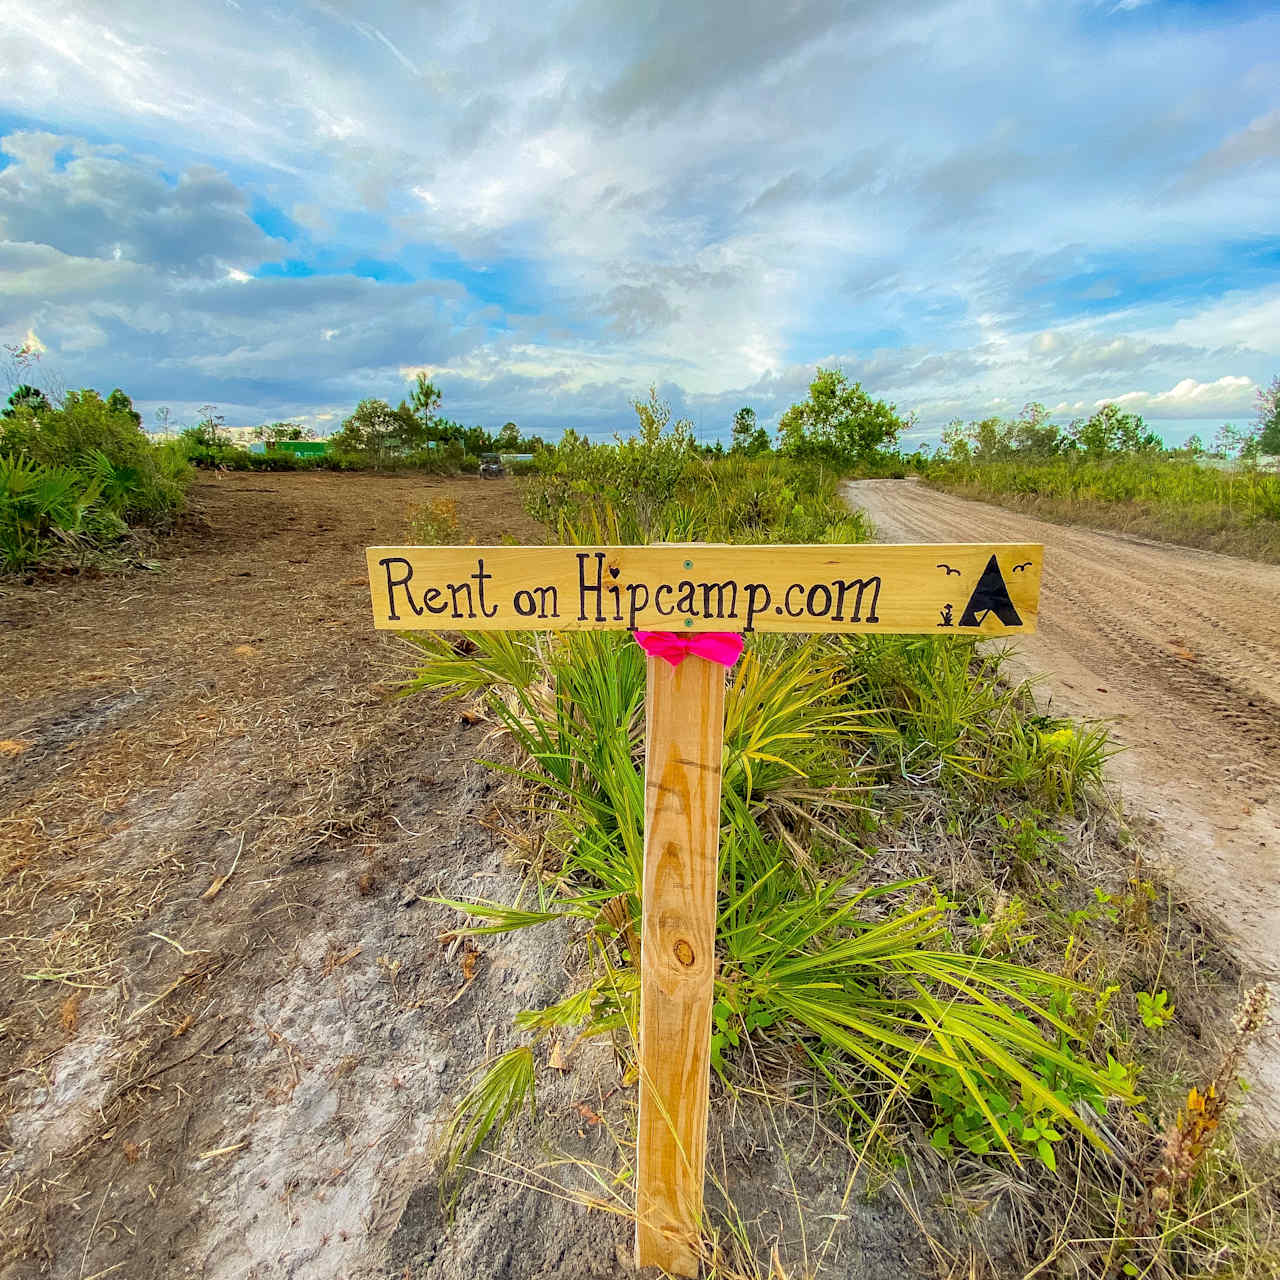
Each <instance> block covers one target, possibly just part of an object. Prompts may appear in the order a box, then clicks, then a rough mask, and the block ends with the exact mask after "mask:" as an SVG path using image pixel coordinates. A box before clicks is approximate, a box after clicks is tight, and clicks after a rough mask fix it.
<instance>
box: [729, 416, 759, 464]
mask: <svg viewBox="0 0 1280 1280" xmlns="http://www.w3.org/2000/svg"><path fill="white" fill-rule="evenodd" d="M729 450H730V452H731V453H741V454H745V455H746V456H747V457H748V458H754V457H757V456H758V455H759V454H762V453H768V452H769V433H768V432H767V431H766V430H765V429H764V428H763V427H762V426H761V425H760V423H759V422H758V421H757V420H756V411H755V410H754V409H753V408H751V406H750V405H743V406H742V408H741V409H739V410H738V412H737V413H735V414H734V415H733V432H732V434H731V436H730V439H729Z"/></svg>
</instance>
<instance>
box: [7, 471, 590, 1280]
mask: <svg viewBox="0 0 1280 1280" xmlns="http://www.w3.org/2000/svg"><path fill="white" fill-rule="evenodd" d="M426 498H453V499H456V501H457V503H458V511H459V518H460V521H461V526H462V536H463V537H464V538H472V539H475V540H476V541H477V542H481V543H484V542H497V541H499V540H500V539H501V538H502V537H503V536H506V535H511V536H514V537H516V538H519V539H522V540H525V539H530V538H532V539H536V538H537V537H538V534H539V529H538V527H537V526H536V525H534V524H533V523H532V522H531V521H528V520H527V519H526V518H525V517H524V515H523V514H522V512H521V509H520V505H519V501H518V499H517V497H516V495H515V490H514V486H513V485H512V483H511V482H510V481H507V480H492V481H480V480H460V481H433V480H430V479H420V478H397V477H378V476H363V475H356V476H335V475H330V474H324V473H314V474H296V475H248V476H244V475H229V476H222V477H213V476H208V477H204V476H202V477H201V479H200V480H199V482H198V483H197V485H196V487H195V489H194V491H193V493H192V514H193V519H192V521H191V522H190V525H189V527H188V529H187V530H186V531H184V532H180V533H179V534H178V535H177V536H176V538H174V539H171V540H169V541H168V542H167V543H166V544H165V545H164V546H163V547H162V549H161V550H160V551H159V552H158V559H157V560H156V562H155V565H156V567H155V570H154V571H153V572H147V571H138V570H135V571H133V572H131V573H129V574H128V575H126V576H123V577H107V578H99V579H97V580H90V579H88V578H84V577H81V578H72V579H64V578H59V579H55V580H36V581H32V582H30V583H27V584H23V583H22V582H15V581H14V580H12V579H9V580H6V581H5V583H4V584H3V585H2V586H0V1079H2V1080H3V1095H2V1096H3V1104H4V1117H3V1118H4V1134H5V1141H4V1148H5V1149H4V1150H3V1152H2V1153H0V1161H2V1163H0V1171H2V1172H0V1179H2V1180H0V1232H2V1233H3V1234H2V1235H0V1275H3V1276H5V1277H6V1278H8V1277H27V1276H36V1275H52V1276H56V1277H74V1278H75V1280H87V1278H88V1277H90V1276H100V1277H105V1276H108V1275H112V1276H119V1277H128V1280H148V1278H150V1277H155V1278H157V1280H159V1277H173V1276H185V1275H199V1276H202V1277H228V1278H230V1277H245V1276H299V1277H302V1276H305V1277H308V1278H309V1280H311V1278H316V1280H319V1278H322V1277H335V1278H336V1277H351V1276H355V1275H356V1274H368V1273H370V1272H368V1271H366V1268H374V1270H373V1272H372V1273H374V1274H381V1272H380V1271H377V1270H376V1267H377V1264H378V1262H379V1260H380V1259H381V1258H382V1257H383V1256H384V1254H385V1250H386V1246H387V1244H388V1241H389V1238H390V1236H391V1234H392V1232H393V1229H394V1228H395V1227H396V1226H397V1224H398V1223H399V1221H400V1218H401V1212H402V1210H403V1209H404V1206H405V1203H406V1200H407V1199H408V1197H409V1195H410V1193H411V1192H412V1191H413V1190H414V1188H416V1187H417V1186H418V1185H419V1183H421V1182H423V1181H424V1180H425V1179H427V1178H428V1174H427V1172H426V1170H425V1168H424V1154H423V1153H425V1152H427V1151H429V1150H430V1148H431V1145H432V1142H433V1140H434V1138H435V1135H436V1133H437V1132H438V1125H439V1123H440V1120H441V1118H442V1116H445V1115H447V1114H448V1110H449V1106H450V1100H451V1098H452V1097H454V1096H456V1093H457V1089H458V1084H459V1082H460V1081H461V1080H463V1079H465V1078H466V1076H467V1075H469V1074H470V1072H471V1071H472V1070H473V1069H474V1067H475V1066H476V1064H477V1063H478V1062H480V1061H482V1060H483V1058H484V1057H485V1054H486V1047H487V1038H488V1037H489V1036H490V1034H491V1032H490V1028H491V1027H492V1026H493V1025H494V1024H495V1023H496V1024H499V1025H501V1024H504V1023H506V1024H509V1022H510V1015H511V1012H513V1011H514V1009H515V1008H521V1007H524V1005H526V1004H528V1003H530V1002H532V1001H535V1000H538V999H539V998H545V992H544V987H545V986H546V984H547V983H548V982H549V981H552V980H554V979H555V978H556V977H558V973H559V971H558V965H557V964H556V960H555V956H554V954H553V952H554V948H555V941H556V940H555V939H554V938H551V937H549V938H547V939H546V940H545V943H544V947H545V948H547V949H548V953H547V954H546V955H543V956H539V957H535V958H534V960H533V961H532V962H531V961H529V960H528V959H527V958H522V960H521V962H520V963H519V964H514V963H512V962H511V961H510V959H509V957H506V953H505V952H504V950H503V948H502V947H501V946H494V947H485V948H484V949H483V952H482V953H481V952H478V951H470V950H468V949H466V948H459V947H457V946H448V945H445V944H442V943H441V942H440V941H439V938H438V935H439V933H440V931H441V928H442V926H443V924H444V923H445V921H446V920H448V919H451V918H452V917H451V916H450V915H449V913H447V912H445V911H443V910H442V909H440V908H428V907H426V906H425V905H424V904H423V902H422V897H423V896H424V895H429V894H431V893H433V892H438V891H439V890H440V889H441V888H444V889H446V890H447V891H448V892H449V893H450V894H452V895H455V896H457V895H462V894H467V893H470V894H486V893H492V894H495V895H502V894H509V895H511V896H514V893H515V886H514V883H508V881H511V880H512V877H511V873H510V872H508V871H507V870H506V869H505V867H504V864H503V859H502V855H501V851H500V850H501V846H502V844H503V841H502V838H501V837H500V835H498V834H497V833H496V832H495V830H494V829H492V828H493V825H494V824H499V825H500V818H499V815H498V814H497V813H496V811H495V810H494V808H493V803H492V800H491V799H490V798H489V792H490V789H491V785H492V784H491V782H490V780H489V778H488V777H487V776H486V774H485V772H484V770H483V769H482V768H481V767H480V766H479V765H478V764H476V762H475V758H476V756H477V755H478V754H483V749H482V747H481V734H482V733H483V732H484V729H483V728H481V727H477V726H475V725H474V724H470V723H467V721H466V720H465V719H464V718H463V717H461V716H460V715H459V713H458V710H457V709H456V707H451V706H447V705H445V704H442V703H441V702H440V701H439V700H437V699H431V698H415V699H409V700H405V699H399V698H395V697H394V696H393V690H394V688H395V687H396V684H397V683H398V680H399V678H400V676H401V675H402V674H403V671H404V666H403V664H404V661H405V658H406V656H407V651H406V650H405V649H404V647H403V645H401V644H400V643H399V642H398V641H396V640H394V639H392V638H388V637H385V636H377V635H375V633H374V631H373V629H372V626H371V621H370V615H369V599H368V589H367V586H366V583H365V571H364V563H363V548H364V547H365V546H366V545H368V544H370V543H376V542H383V543H385V542H398V541H403V540H404V539H405V530H406V522H407V517H408V514H409V511H410V509H411V508H412V507H413V506H414V505H416V504H418V503H420V502H422V501H423V500H424V499H426ZM570 1114H571V1116H572V1120H570V1119H569V1118H566V1119H565V1121H564V1127H565V1129H566V1133H567V1134H568V1136H569V1138H570V1139H575V1138H576V1133H577V1128H578V1127H579V1126H580V1124H581V1120H580V1117H579V1115H578V1113H577V1112H576V1111H575V1110H573V1109H572V1108H570V1107H568V1106H566V1116H568V1115H570ZM437 1222H438V1214H437ZM426 1234H427V1235H428V1236H429V1237H431V1239H432V1248H433V1250H434V1248H435V1237H436V1236H438V1235H439V1232H438V1231H437V1232H435V1233H432V1232H431V1231H427V1233H426ZM463 1252H464V1254H465V1252H466V1251H465V1250H464V1251H463ZM469 1256H474V1251H473V1254H472V1255H469ZM447 1262H448V1258H447V1251H443V1249H442V1252H441V1264H442V1265H441V1267H440V1268H439V1269H438V1270H437V1271H436V1272H434V1273H433V1274H446V1275H447V1274H450V1271H449V1268H448V1265H446V1264H447ZM396 1274H400V1272H399V1271H397V1273H396ZM454 1274H470V1272H469V1271H468V1270H467V1268H466V1267H465V1266H463V1267H461V1268H460V1269H459V1270H458V1271H456V1272H454Z"/></svg>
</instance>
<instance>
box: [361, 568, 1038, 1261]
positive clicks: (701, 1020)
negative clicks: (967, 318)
mask: <svg viewBox="0 0 1280 1280" xmlns="http://www.w3.org/2000/svg"><path fill="white" fill-rule="evenodd" d="M1042 552H1043V548H1042V547H1040V546H1037V545H1026V544H1022V543H1016V544H998V545H988V544H967V543H966V544H960V545H955V546H902V545H895V546H879V545H862V546H750V547H744V546H724V545H711V544H707V543H690V544H685V545H672V544H664V545H659V546H646V547H371V548H370V549H369V550H368V552H367V556H368V565H369V587H370V591H371V593H372V597H373V619H374V625H375V626H377V627H379V628H382V629H383V630H391V631H424V630H425V631H534V630H545V631H617V630H622V629H624V628H629V629H639V630H642V631H672V632H676V633H677V634H682V633H684V634H688V633H696V632H699V631H738V632H751V631H792V632H814V631H817V632H880V633H894V632H896V633H904V632H905V633H917V634H918V633H925V634H931V635H966V634H967V635H982V636H995V635H1018V634H1025V633H1029V632H1032V631H1034V630H1035V626H1036V612H1037V607H1038V604H1039V593H1040V565H1041V558H1042ZM647 662H648V666H647V670H646V681H647V683H646V690H645V764H644V785H645V811H644V812H645V817H644V884H643V889H642V898H641V911H642V919H641V936H640V965H639V967H640V1026H639V1063H640V1084H639V1099H638V1103H639V1114H638V1118H637V1153H636V1263H637V1265H638V1266H641V1267H648V1266H660V1267H662V1268H663V1269H665V1270H666V1271H668V1272H673V1273H675V1274H677V1275H685V1276H694V1275H697V1273H698V1269H699V1259H700V1250H701V1244H700V1242H701V1223H702V1192H703V1180H704V1177H703V1167H704V1163H705V1156H706V1141H707V1107H708V1099H709V1089H710V1075H711V1071H710V1064H711V1012H712V1005H713V1001H714V991H715V924H716V886H717V867H716V862H717V853H718V850H717V845H718V841H719V831H720V773H721V768H722V764H723V757H724V690H725V673H724V668H723V667H721V666H718V665H716V664H715V663H713V662H709V661H707V660H706V659H705V658H701V657H697V656H690V657H687V658H685V660H684V661H683V662H682V663H680V665H679V666H677V667H672V666H670V665H669V664H668V663H667V662H666V661H664V660H663V659H661V658H657V657H653V656H649V657H648V659H647Z"/></svg>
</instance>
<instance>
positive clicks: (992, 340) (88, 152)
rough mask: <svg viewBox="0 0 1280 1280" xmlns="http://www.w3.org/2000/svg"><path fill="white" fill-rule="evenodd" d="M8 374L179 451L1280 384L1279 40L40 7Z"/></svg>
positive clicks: (866, 23)
mask: <svg viewBox="0 0 1280 1280" xmlns="http://www.w3.org/2000/svg"><path fill="white" fill-rule="evenodd" d="M0 48H3V49H4V50H5V61H6V64H7V66H9V67H11V68H20V69H21V72H20V74H6V75H4V76H3V77H0V282H2V283H0V340H2V341H4V342H8V343H14V342H21V341H23V340H24V338H25V337H26V336H27V335H31V336H33V337H34V338H36V339H38V341H39V343H41V344H42V345H43V347H44V349H45V350H44V354H43V356H42V358H41V368H42V371H44V372H45V376H47V377H49V378H50V379H52V380H55V381H57V382H59V383H61V384H62V385H64V386H80V385H91V386H97V387H99V388H101V389H103V390H109V389H110V388H111V387H113V386H117V385H118V386H122V387H124V388H125V389H126V390H127V391H129V392H130V393H131V394H132V395H133V397H134V399H135V401H136V402H137V403H138V405H139V406H140V407H141V408H143V409H144V411H146V412H147V413H148V414H151V413H152V412H154V410H155V409H156V408H157V407H158V406H160V405H167V406H170V407H171V408H172V410H173V415H174V418H175V419H176V420H178V421H183V420H191V419H192V418H194V416H195V415H196V414H197V412H198V408H199V406H200V405H202V404H207V403H211V404H216V405H218V406H219V408H220V410H221V412H222V413H223V414H224V416H225V417H226V420H227V421H228V422H229V423H233V424H241V423H244V424H249V423H256V422H260V421H264V420H273V419H277V418H294V419H301V420H304V421H306V422H308V423H310V424H313V425H316V426H317V427H319V428H320V429H321V430H322V431H327V430H330V429H332V428H333V427H335V426H336V425H337V424H338V423H339V422H340V421H341V419H342V417H343V416H344V415H345V414H346V413H348V412H349V411H350V409H351V408H352V407H353V406H354V404H355V402H356V401H357V400H359V399H360V398H361V397H363V396H367V395H375V396H385V397H387V398H389V399H392V400H396V399H398V398H399V397H400V396H401V395H402V394H404V391H405V387H406V385H407V383H408V381H409V380H411V379H412V377H413V376H414V374H415V373H416V372H417V371H418V370H420V369H422V370H426V371H427V372H428V373H429V374H430V376H431V377H432V378H433V379H434V380H435V381H436V382H437V384H438V385H439V386H440V387H441V388H442V390H443V392H444V410H445V412H447V413H448V414H449V415H450V416H452V417H455V418H458V419H460V420H462V421H464V422H467V423H483V424H486V425H494V426H496V425H500V424H501V423H503V422H505V421H507V420H509V419H514V420H515V421H516V422H517V423H519V424H520V425H521V426H522V427H524V428H526V429H528V430H536V431H540V432H543V433H545V434H548V435H555V434H556V433H557V432H558V431H559V430H560V429H561V428H563V427H566V426H572V427H575V428H576V429H578V430H580V431H588V432H590V433H592V434H594V435H597V436H603V435H607V434H608V433H610V432H612V431H614V430H617V429H627V428H628V427H629V426H630V424H631V423H632V422H633V421H634V417H633V415H632V414H631V412H630V410H629V408H628V403H629V401H630V400H631V399H633V398H636V397H641V396H643V395H644V394H645V390H646V388H647V387H648V385H649V384H650V383H656V384H657V385H658V386H659V387H660V389H661V392H662V394H663V395H664V396H665V397H666V398H668V399H669V400H670V401H671V402H672V403H673V405H674V406H675V407H676V409H677V411H678V412H681V413H685V414H687V415H688V416H689V417H691V418H692V419H693V420H694V421H695V423H696V424H697V425H698V426H699V428H700V430H701V431H702V433H703V434H704V435H705V436H706V437H708V438H714V437H715V436H717V435H722V436H726V435H727V432H728V427H729V421H730V418H731V415H732V413H733V411H734V410H735V409H736V408H738V407H739V406H740V405H743V404H750V405H752V406H753V407H754V408H755V409H756V410H757V412H758V413H759V415H760V416H761V418H762V419H763V420H765V421H767V422H775V421H776V419H777V417H778V415H779V414H780V413H781V412H782V411H784V410H785V409H786V407H787V406H788V405H789V404H791V403H792V402H794V401H795V400H797V399H800V398H802V397H803V395H804V393H805V388H806V386H807V383H808V381H809V379H810V378H811V377H812V376H813V371H814V369H815V367H816V366H817V365H819V364H824V365H838V366H839V367H841V368H843V369H844V370H845V371H846V372H847V373H848V374H849V375H850V376H851V377H854V378H858V379H860V380H861V381H862V382H863V384H864V386H866V387H867V388H868V389H869V390H870V391H872V392H873V393H874V394H875V395H877V396H882V397H884V398H886V399H890V400H892V401H894V402H896V403H897V404H898V406H899V407H900V408H901V409H902V410H904V411H910V412H913V413H914V414H915V415H916V418H917V421H918V428H917V430H916V432H915V433H914V435H915V436H916V437H918V438H929V437H933V438H936V435H937V432H938V430H939V429H940V428H941V427H942V426H943V425H944V424H945V423H946V422H947V421H949V420H950V419H952V418H955V417H961V418H964V419H969V418H978V417H983V416H986V415H988V414H991V413H1012V412H1015V411H1016V410H1017V409H1019V408H1020V407H1021V406H1022V405H1023V404H1024V403H1026V402H1027V401H1029V400H1039V401H1041V402H1043V403H1045V404H1047V405H1049V406H1050V407H1051V408H1052V409H1054V410H1055V411H1056V412H1057V413H1058V414H1059V416H1060V417H1062V418H1063V419H1064V420H1065V419H1066V418H1069V417H1071V416H1075V415H1078V414H1085V413H1088V412H1090V411H1091V410H1092V408H1093V407H1094V406H1095V405H1097V404H1098V403H1099V402H1101V401H1105V400H1109V399H1114V400H1119V401H1121V402H1122V403H1123V404H1125V405H1126V406H1127V407H1129V408H1132V409H1133V410H1135V411H1137V412H1141V413H1143V414H1144V415H1145V416H1146V418H1147V420H1148V422H1150V423H1152V424H1153V425H1155V426H1156V427H1157V428H1158V429H1160V430H1162V431H1163V432H1164V433H1165V434H1166V436H1167V437H1168V438H1169V439H1170V440H1175V441H1176V440H1180V439H1181V438H1183V437H1185V435H1186V434H1187V433H1188V432H1190V431H1192V430H1198V431H1200V432H1201V433H1202V434H1212V432H1213V431H1214V430H1215V429H1216V428H1217V426H1219V425H1220V424H1221V423H1223V422H1227V421H1231V422H1236V423H1241V424H1242V423H1246V422H1248V421H1250V420H1251V419H1252V418H1253V414H1254V410H1253V400H1254V395H1255V392H1256V388H1257V386H1258V385H1259V384H1265V383H1266V382H1268V381H1269V380H1270V378H1271V377H1272V376H1273V375H1274V374H1275V373H1277V372H1280V216H1278V214H1277V210H1280V89H1278V88H1277V86H1280V12H1278V11H1277V10H1276V7H1275V6H1274V5H1262V4H1245V3H1220V4H1210V3H1191V2H1189V0H1179V2H1172V0H1170V2H1165V0H1146V2H1145V3H1142V2H1139V0H1119V2H1118V3H1117V2H1116V0H1103V2H1101V3H1096V2H1095V0H1005V2H998V0H918V2H917V3H915V4H909V5H904V4H901V3H889V0H861V2H860V3H849V4H836V3H821V4H818V3H810V2H807V0H790V2H789V3H781V2H780V0H734V2H733V3H728V2H727V0H710V2H708V3H704V4H701V5H696V6H690V5H688V4H687V2H686V0H682V2H681V3H676V2H675V0H665V2H660V3H651V4H647V5H639V6H638V5H635V4H634V3H625V4H624V3H619V2H617V0H577V2H576V3H572V4H568V3H565V4H556V3H554V2H552V3H547V4H542V5H537V6H512V5H509V4H507V5H501V6H499V5H497V4H493V3H491V2H490V0H473V3H472V4H470V5H468V6H465V7H464V6H458V5H442V4H437V3H422V2H421V0H417V2H415V3H385V2H379V0H361V2H360V3H354V2H353V0H328V2H325V3H291V2H289V0H280V2H279V3H276V4H273V5H270V6H265V5H260V4H252V3H250V2H249V0H209V2H208V3H200V4H195V3H181V2H179V3H171V4H167V5H157V4H136V3H129V2H128V0H113V2H112V3H109V4H107V3H95V2H94V0H79V2H75V3H58V2H56V0H54V2H51V3H49V4H46V5H42V6H40V7H39V8H38V9H35V10H33V9H32V8H31V7H30V6H29V5H26V4H21V3H17V2H15V0H0Z"/></svg>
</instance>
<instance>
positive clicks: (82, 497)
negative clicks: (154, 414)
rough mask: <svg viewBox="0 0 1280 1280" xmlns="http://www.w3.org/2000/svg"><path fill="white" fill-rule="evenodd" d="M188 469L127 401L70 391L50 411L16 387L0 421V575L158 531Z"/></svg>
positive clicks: (82, 557)
mask: <svg viewBox="0 0 1280 1280" xmlns="http://www.w3.org/2000/svg"><path fill="white" fill-rule="evenodd" d="M190 472H191V468H190V465H189V464H188V462H187V459H186V455H185V453H184V451H183V450H182V449H181V447H179V446H177V445H172V444H170V445H160V446H157V445H154V444H153V443H152V442H151V441H150V440H148V438H147V436H146V434H145V433H144V432H143V430H142V427H141V418H140V416H139V415H138V414H137V413H136V412H135V411H134V408H133V404H132V402H131V401H130V400H129V397H128V396H127V395H125V394H124V392H122V391H120V390H116V391H113V392H112V393H111V394H110V395H109V396H108V397H107V398H106V399H105V400H104V399H103V398H102V397H101V396H99V395H98V394H97V392H95V391H88V390H86V391H73V392H70V393H69V394H68V395H67V396H66V397H65V398H64V399H63V401H62V403H61V405H59V406H58V407H56V408H55V407H54V406H53V405H51V404H50V403H49V402H48V401H47V400H45V398H44V397H43V395H41V394H40V393H39V392H38V391H35V389H34V388H31V387H29V386H22V387H19V388H18V389H17V391H15V392H14V394H13V395H12V396H11V397H10V401H9V404H8V406H7V407H6V408H5V410H4V412H3V417H0V570H16V569H29V568H32V567H34V566H37V565H57V564H84V563H85V562H86V561H87V560H88V559H89V558H91V557H93V556H95V555H101V554H103V553H107V552H112V551H118V550H120V549H121V548H125V547H128V546H129V545H130V539H131V534H133V533H135V532H136V531H139V530H142V529H148V528H150V529H155V528H160V527H163V526H164V525H165V523H166V522H167V521H168V520H169V519H170V518H171V517H172V515H173V514H174V512H176V511H177V510H178V509H179V508H180V507H181V505H182V500H183V493H184V491H185V488H186V484H187V481H188V478H189V476H190Z"/></svg>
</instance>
